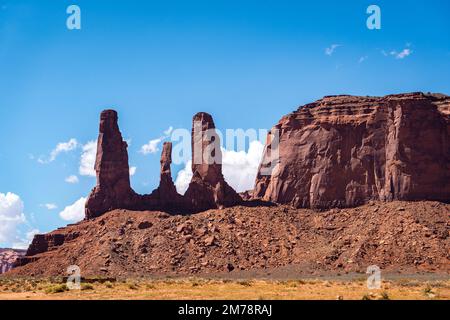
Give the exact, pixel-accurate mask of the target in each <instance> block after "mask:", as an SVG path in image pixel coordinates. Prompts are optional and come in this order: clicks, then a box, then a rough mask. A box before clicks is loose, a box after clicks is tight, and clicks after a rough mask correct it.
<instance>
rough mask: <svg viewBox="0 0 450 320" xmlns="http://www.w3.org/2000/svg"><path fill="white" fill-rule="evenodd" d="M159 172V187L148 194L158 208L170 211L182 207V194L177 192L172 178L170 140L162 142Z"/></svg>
mask: <svg viewBox="0 0 450 320" xmlns="http://www.w3.org/2000/svg"><path fill="white" fill-rule="evenodd" d="M160 162H161V174H160V182H159V187H158V189H156V190H155V191H154V192H153V193H152V194H151V196H150V199H154V200H153V201H156V203H157V207H158V208H159V209H160V210H166V211H172V210H177V209H182V200H183V199H182V196H181V195H180V194H178V192H177V189H176V187H175V184H174V183H173V180H172V172H171V169H170V165H171V164H172V142H164V144H163V151H162V153H161V161H160Z"/></svg>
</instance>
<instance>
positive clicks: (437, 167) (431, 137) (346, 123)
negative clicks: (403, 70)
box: [253, 93, 450, 209]
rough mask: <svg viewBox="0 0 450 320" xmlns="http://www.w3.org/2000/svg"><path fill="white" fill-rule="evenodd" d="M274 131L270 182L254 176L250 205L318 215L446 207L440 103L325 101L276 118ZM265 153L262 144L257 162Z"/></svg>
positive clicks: (449, 101)
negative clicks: (377, 203) (375, 206)
mask: <svg viewBox="0 0 450 320" xmlns="http://www.w3.org/2000/svg"><path fill="white" fill-rule="evenodd" d="M275 130H278V131H279V132H280V139H279V140H280V141H279V161H278V163H277V164H276V166H275V168H274V169H273V171H272V174H271V175H270V176H263V175H262V174H258V176H257V179H256V186H255V190H254V192H253V196H254V197H256V198H260V199H263V200H266V201H272V202H276V203H281V204H292V205H294V206H295V207H303V208H320V209H327V208H332V207H355V206H358V205H362V204H364V203H367V202H368V201H370V200H381V201H393V200H405V201H417V200H437V201H441V202H448V201H449V200H450V97H448V96H445V95H438V94H435V95H433V94H423V93H410V94H399V95H389V96H386V97H381V98H378V97H354V96H329V97H325V98H323V99H322V100H319V101H317V102H314V103H312V104H308V105H306V106H303V107H300V108H299V109H298V110H297V111H296V112H294V113H291V114H289V115H287V116H285V117H283V118H282V119H281V120H280V122H279V123H278V124H277V125H276V126H275V127H274V128H273V131H275ZM270 149H271V145H270V141H269V144H267V145H266V151H265V155H264V156H263V158H267V157H269V156H270V155H269V151H268V150H270ZM272 165H273V164H272ZM262 169H264V165H262V166H261V168H260V171H261V170H262Z"/></svg>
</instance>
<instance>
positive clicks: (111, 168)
mask: <svg viewBox="0 0 450 320" xmlns="http://www.w3.org/2000/svg"><path fill="white" fill-rule="evenodd" d="M117 120H118V117H117V112H116V111H114V110H105V111H103V112H102V113H101V115H100V133H99V136H98V142H97V156H96V159H95V172H96V174H97V185H96V187H95V188H94V189H93V190H92V192H91V194H90V195H89V198H88V200H87V202H86V218H87V219H91V218H95V217H98V216H100V215H102V214H103V213H105V212H108V211H111V210H114V209H134V208H135V207H136V202H137V198H138V195H137V194H136V193H135V192H134V191H133V189H131V186H130V173H129V172H130V169H129V165H128V152H127V148H128V145H127V143H126V142H125V141H124V140H123V139H122V134H121V133H120V130H119V126H118V124H117Z"/></svg>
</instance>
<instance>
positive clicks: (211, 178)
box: [184, 112, 242, 211]
mask: <svg viewBox="0 0 450 320" xmlns="http://www.w3.org/2000/svg"><path fill="white" fill-rule="evenodd" d="M192 172H193V177H192V180H191V183H190V184H189V187H188V190H187V191H186V193H185V195H184V197H185V199H186V201H187V203H188V206H189V207H190V209H191V210H193V211H203V210H208V209H214V208H223V207H229V206H233V205H236V204H239V203H240V202H241V201H242V199H241V197H240V196H239V195H238V194H237V193H236V191H235V190H234V189H233V188H231V187H230V186H229V185H228V183H227V182H226V181H225V178H224V177H223V174H222V151H221V149H220V138H219V136H218V135H217V133H216V130H215V124H214V121H213V119H212V117H211V115H209V114H207V113H205V112H200V113H197V114H196V115H195V116H194V118H193V125H192Z"/></svg>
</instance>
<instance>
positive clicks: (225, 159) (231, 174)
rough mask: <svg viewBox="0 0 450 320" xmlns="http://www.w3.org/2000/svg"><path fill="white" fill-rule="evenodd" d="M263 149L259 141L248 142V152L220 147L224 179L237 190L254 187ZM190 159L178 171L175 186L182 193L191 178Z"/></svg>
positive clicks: (242, 190) (241, 190)
mask: <svg viewBox="0 0 450 320" xmlns="http://www.w3.org/2000/svg"><path fill="white" fill-rule="evenodd" d="M263 151H264V145H263V144H262V143H261V142H260V141H253V142H252V143H250V147H249V150H248V152H244V151H240V152H236V151H228V150H224V149H222V170H223V175H224V177H225V180H226V181H227V182H228V184H229V185H230V186H232V187H233V188H234V189H235V190H236V191H237V192H244V191H247V190H251V189H253V187H254V184H255V179H256V175H257V172H258V167H259V164H260V162H261V157H262V154H263ZM191 166H192V161H189V162H188V163H186V166H185V167H184V168H183V169H182V170H181V171H179V172H178V175H177V178H176V180H175V186H176V187H177V190H178V192H179V193H181V194H184V193H185V192H186V190H187V188H188V186H189V183H190V181H191V179H192V169H191Z"/></svg>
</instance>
